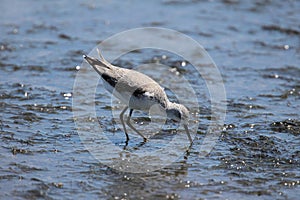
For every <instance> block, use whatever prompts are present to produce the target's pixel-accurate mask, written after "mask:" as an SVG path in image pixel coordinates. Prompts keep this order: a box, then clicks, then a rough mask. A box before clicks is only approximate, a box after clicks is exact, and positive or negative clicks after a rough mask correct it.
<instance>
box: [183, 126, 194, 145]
mask: <svg viewBox="0 0 300 200" xmlns="http://www.w3.org/2000/svg"><path fill="white" fill-rule="evenodd" d="M183 127H184V129H185V131H186V134H187V136H188V138H189V140H190V143H191V145H192V143H193V140H192V138H191V135H190V132H189V128H188V126H187V125H186V124H184V125H183Z"/></svg>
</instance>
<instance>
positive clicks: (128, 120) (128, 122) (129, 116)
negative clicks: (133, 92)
mask: <svg viewBox="0 0 300 200" xmlns="http://www.w3.org/2000/svg"><path fill="white" fill-rule="evenodd" d="M132 112H133V109H130V111H129V115H128V118H127V120H126V123H127V125H128V126H129V127H130V128H131V129H132V130H134V131H135V132H136V133H137V134H139V135H140V136H141V137H142V138H143V139H144V141H147V138H146V137H145V136H144V135H143V134H142V133H141V132H139V131H138V130H137V129H136V128H134V126H132V124H131V123H130V118H131V115H132Z"/></svg>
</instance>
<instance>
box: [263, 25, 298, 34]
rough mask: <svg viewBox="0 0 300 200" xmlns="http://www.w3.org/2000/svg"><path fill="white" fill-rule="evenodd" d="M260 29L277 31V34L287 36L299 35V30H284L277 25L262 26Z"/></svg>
mask: <svg viewBox="0 0 300 200" xmlns="http://www.w3.org/2000/svg"><path fill="white" fill-rule="evenodd" d="M262 29H263V30H266V31H277V32H280V33H284V34H287V35H300V30H297V29H292V28H285V27H281V26H278V25H263V26H262Z"/></svg>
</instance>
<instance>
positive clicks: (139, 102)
mask: <svg viewBox="0 0 300 200" xmlns="http://www.w3.org/2000/svg"><path fill="white" fill-rule="evenodd" d="M97 51H98V54H99V57H100V60H98V59H96V58H93V57H90V56H87V55H83V58H84V59H85V60H86V61H87V62H88V63H89V64H90V65H91V66H92V67H93V68H94V70H95V71H96V72H97V73H98V74H99V75H100V76H101V78H102V80H103V84H104V87H105V89H106V90H108V91H109V92H110V93H112V94H113V95H114V96H115V97H117V98H118V99H119V100H120V101H121V102H122V103H124V104H125V105H126V106H125V108H124V109H123V111H122V112H121V113H120V120H121V123H122V126H123V129H124V132H125V135H126V144H127V143H128V141H129V136H128V133H127V130H126V126H125V123H124V113H125V112H126V110H127V109H128V108H129V109H130V110H129V115H128V118H127V120H126V124H127V125H128V126H129V127H130V128H131V129H132V130H134V131H135V132H136V133H137V134H139V135H140V136H141V137H143V139H144V141H147V138H146V137H145V136H144V135H143V134H142V133H141V132H140V131H138V130H137V129H136V128H135V127H134V126H133V125H132V124H131V122H130V118H131V115H132V112H133V110H143V111H149V109H150V108H151V107H152V106H154V105H158V107H159V108H160V110H162V111H163V112H165V113H166V116H167V117H168V118H169V119H172V120H174V121H176V122H181V123H182V124H183V127H184V129H185V131H186V133H187V136H188V139H189V141H190V143H191V144H192V138H191V136H190V133H189V129H188V119H189V111H188V109H187V108H186V107H185V106H184V105H182V104H177V103H173V102H170V101H169V99H168V97H167V95H166V93H165V91H164V89H163V88H162V87H161V86H160V85H159V84H158V83H157V82H156V81H154V80H153V79H152V78H150V77H149V76H147V75H145V74H142V73H140V72H138V71H135V70H131V69H125V68H121V67H117V66H114V65H112V64H111V63H109V62H108V61H107V60H106V59H104V57H103V56H102V54H101V53H100V51H99V49H97Z"/></svg>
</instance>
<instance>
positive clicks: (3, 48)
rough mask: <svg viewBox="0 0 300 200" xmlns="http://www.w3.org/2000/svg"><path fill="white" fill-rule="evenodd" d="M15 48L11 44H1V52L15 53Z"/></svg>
mask: <svg viewBox="0 0 300 200" xmlns="http://www.w3.org/2000/svg"><path fill="white" fill-rule="evenodd" d="M14 50H15V48H14V47H13V46H11V45H10V44H8V43H3V42H0V51H8V52H12V51H14ZM0 66H1V65H0Z"/></svg>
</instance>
